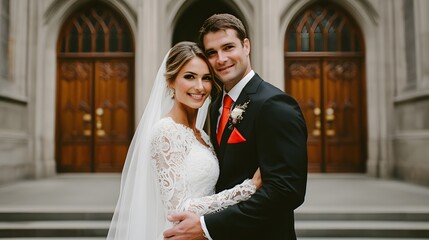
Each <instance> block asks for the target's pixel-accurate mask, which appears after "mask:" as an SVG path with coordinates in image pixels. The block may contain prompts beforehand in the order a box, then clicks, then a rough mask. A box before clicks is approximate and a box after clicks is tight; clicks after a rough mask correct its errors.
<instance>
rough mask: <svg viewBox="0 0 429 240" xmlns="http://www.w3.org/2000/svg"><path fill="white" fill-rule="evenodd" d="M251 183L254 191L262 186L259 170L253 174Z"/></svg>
mask: <svg viewBox="0 0 429 240" xmlns="http://www.w3.org/2000/svg"><path fill="white" fill-rule="evenodd" d="M252 183H253V184H254V185H255V186H256V190H258V189H259V188H260V187H261V186H262V177H261V170H260V169H259V168H258V169H257V170H256V172H255V174H253V178H252Z"/></svg>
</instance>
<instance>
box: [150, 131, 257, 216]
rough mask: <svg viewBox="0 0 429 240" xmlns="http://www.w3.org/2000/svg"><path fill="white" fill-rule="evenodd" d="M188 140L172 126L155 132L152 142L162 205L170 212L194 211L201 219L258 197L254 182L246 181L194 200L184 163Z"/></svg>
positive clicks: (152, 153)
mask: <svg viewBox="0 0 429 240" xmlns="http://www.w3.org/2000/svg"><path fill="white" fill-rule="evenodd" d="M189 139H190V138H189V136H186V134H185V133H184V132H183V131H180V130H179V129H174V127H172V126H161V127H160V128H159V129H156V130H155V134H154V136H153V139H152V142H151V156H152V160H153V161H152V163H153V164H152V166H153V168H154V170H155V172H156V176H157V180H158V184H159V188H160V192H161V196H162V199H163V203H164V205H165V206H166V208H167V212H168V213H169V214H170V213H175V212H183V211H191V212H194V213H196V214H198V215H204V214H206V213H211V212H216V211H219V210H222V209H224V208H226V207H228V206H230V205H234V204H236V203H238V202H240V201H244V200H247V199H248V198H250V196H251V195H252V194H253V193H255V191H256V187H255V185H254V184H253V183H252V182H251V180H245V181H244V182H243V183H241V184H238V185H236V186H235V187H234V188H231V189H227V190H224V191H222V192H220V193H218V194H214V195H211V196H205V197H201V198H191V197H190V196H192V194H190V193H188V188H187V183H186V180H185V171H184V169H183V162H184V159H185V157H186V156H187V155H188V153H189V146H190V144H192V143H191V142H188V141H189Z"/></svg>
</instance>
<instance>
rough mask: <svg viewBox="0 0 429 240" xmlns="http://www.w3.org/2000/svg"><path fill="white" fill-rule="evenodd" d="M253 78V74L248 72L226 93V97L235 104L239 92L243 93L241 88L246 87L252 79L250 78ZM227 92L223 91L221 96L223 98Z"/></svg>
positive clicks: (251, 71)
mask: <svg viewBox="0 0 429 240" xmlns="http://www.w3.org/2000/svg"><path fill="white" fill-rule="evenodd" d="M253 76H255V72H254V71H253V70H250V72H249V73H248V74H246V76H244V78H243V79H241V80H240V81H239V82H238V83H237V84H235V86H234V87H233V88H232V89H231V90H230V91H229V92H228V95H229V96H230V97H231V98H232V100H233V101H234V102H237V99H238V97H239V96H240V93H241V91H243V88H244V87H245V86H246V84H247V83H248V82H249V81H250V79H252V77H253ZM226 94H227V92H226V91H225V89H223V96H225V95H226Z"/></svg>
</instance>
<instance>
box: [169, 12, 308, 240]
mask: <svg viewBox="0 0 429 240" xmlns="http://www.w3.org/2000/svg"><path fill="white" fill-rule="evenodd" d="M200 41H201V43H202V44H203V47H204V51H205V52H206V55H207V57H208V58H209V61H210V64H211V65H212V66H213V68H214V70H215V73H216V75H217V77H218V78H219V79H220V81H221V82H222V83H223V87H224V89H223V94H220V96H219V97H218V98H217V99H215V100H214V102H213V104H212V107H211V110H210V116H211V119H210V120H211V126H210V128H211V129H210V130H211V133H212V136H211V141H212V143H213V145H214V146H215V150H216V153H217V156H218V159H219V165H220V176H219V179H218V182H217V185H216V192H220V191H222V190H224V189H228V188H232V187H234V186H235V185H236V184H239V183H241V182H242V181H243V180H244V179H246V178H252V176H253V174H254V172H255V171H256V169H257V168H258V167H260V169H261V174H262V180H263V184H262V187H261V188H260V189H259V190H258V191H257V192H256V193H255V194H254V195H253V196H252V197H251V198H250V199H248V200H247V201H244V202H241V203H238V204H236V205H233V206H231V207H229V208H227V209H224V210H222V211H219V212H216V213H212V214H207V215H204V216H201V217H199V216H197V215H195V214H193V213H190V212H184V213H178V214H174V215H171V216H169V220H170V221H173V222H176V221H180V223H179V224H178V225H176V226H175V227H173V228H171V229H168V230H166V231H165V232H164V237H165V239H173V240H180V239H183V240H185V239H206V238H208V239H215V240H228V239H273V240H283V239H296V235H295V227H294V209H296V208H297V207H298V206H300V205H301V204H302V203H303V201H304V196H305V189H306V182H307V147H306V144H307V130H306V125H305V122H304V118H303V115H302V113H301V110H300V109H299V107H298V104H297V102H296V101H295V100H294V99H293V98H292V97H290V96H288V95H286V94H285V93H284V92H282V91H281V90H279V89H277V88H276V87H274V86H272V85H271V84H269V83H267V82H265V81H264V80H262V79H261V77H260V76H259V75H257V74H256V73H255V72H254V71H253V70H252V67H251V64H250V41H249V39H248V38H247V33H246V31H245V28H244V26H243V24H242V22H241V21H240V20H239V19H237V18H236V17H234V16H232V15H230V14H217V15H213V16H211V17H210V18H208V19H207V20H206V21H205V22H204V24H203V26H202V27H201V29H200ZM225 96H226V97H225ZM230 105H232V106H230ZM225 116H226V117H225ZM228 117H229V118H228Z"/></svg>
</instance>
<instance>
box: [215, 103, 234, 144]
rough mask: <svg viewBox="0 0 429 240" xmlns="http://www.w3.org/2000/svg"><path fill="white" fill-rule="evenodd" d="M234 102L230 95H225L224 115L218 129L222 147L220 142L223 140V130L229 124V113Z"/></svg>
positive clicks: (218, 138) (218, 139)
mask: <svg viewBox="0 0 429 240" xmlns="http://www.w3.org/2000/svg"><path fill="white" fill-rule="evenodd" d="M233 102H234V101H232V98H231V97H230V96H228V95H225V97H224V98H223V110H222V115H221V116H220V120H219V125H218V127H217V136H216V137H217V142H218V143H219V145H220V141H221V139H222V133H223V130H225V126H226V123H227V122H228V118H229V112H230V111H231V105H232V103H233Z"/></svg>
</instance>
